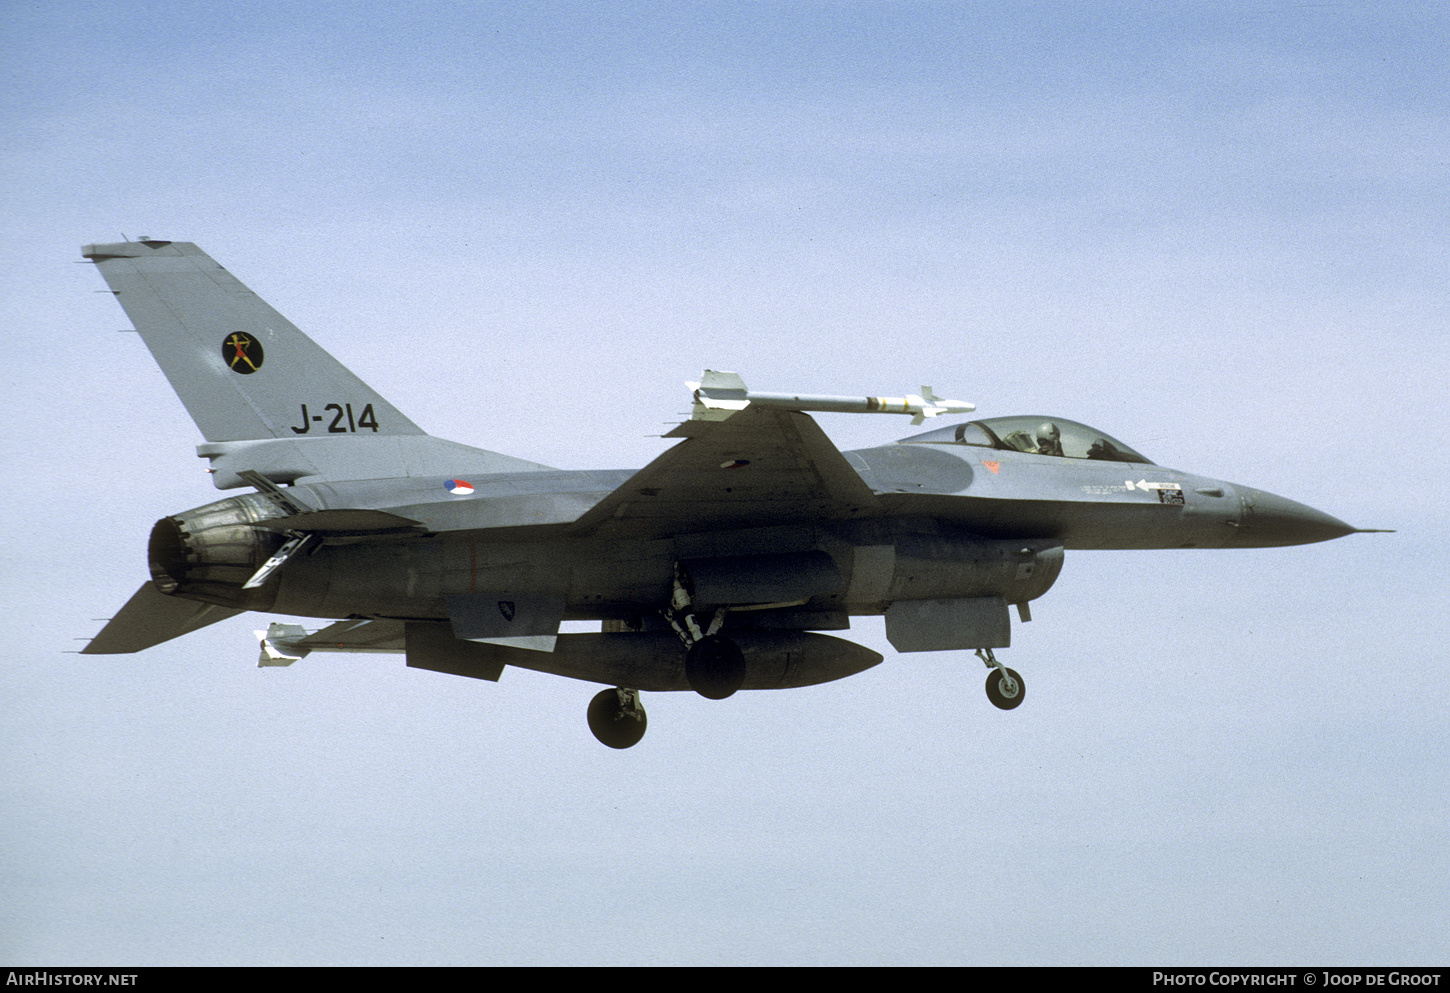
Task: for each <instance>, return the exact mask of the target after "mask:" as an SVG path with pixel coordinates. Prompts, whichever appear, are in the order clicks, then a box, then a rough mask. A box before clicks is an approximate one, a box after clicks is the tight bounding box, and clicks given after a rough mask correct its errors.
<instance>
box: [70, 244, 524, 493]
mask: <svg viewBox="0 0 1450 993" xmlns="http://www.w3.org/2000/svg"><path fill="white" fill-rule="evenodd" d="M81 254H82V255H84V256H85V257H86V258H88V259H90V260H91V261H93V262H95V263H96V267H97V268H98V269H100V271H101V275H102V276H103V277H104V278H105V280H106V284H107V285H108V286H110V288H111V292H112V293H114V294H115V295H116V299H117V300H118V301H119V302H120V304H121V306H122V308H124V309H125V311H126V314H127V316H129V317H130V318H131V321H132V322H133V323H134V324H135V326H136V330H137V331H139V332H140V333H141V338H142V340H143V341H145V342H146V347H147V348H149V349H150V350H151V354H152V356H153V357H154V358H155V359H156V364H157V365H159V366H161V371H162V372H164V373H165V374H166V378H167V379H168V380H170V381H171V387H172V389H174V390H175V391H176V394H177V396H179V397H180V398H181V402H182V403H183V404H185V405H186V410H187V412H188V413H189V414H191V419H192V420H194V421H196V426H197V427H198V428H200V429H201V433H202V434H203V435H204V436H205V437H206V440H207V444H205V445H202V446H200V447H199V448H198V449H197V454H199V455H202V456H204V457H205V458H209V459H211V464H212V472H213V473H214V476H213V480H214V482H215V483H216V485H217V487H218V488H219V489H228V488H231V487H234V486H242V485H245V484H246V482H247V480H246V477H245V476H244V475H243V474H244V473H247V472H256V473H258V474H260V475H261V476H263V477H265V478H266V479H270V480H273V481H275V482H292V481H298V480H308V479H329V480H339V479H376V478H381V477H384V476H387V477H391V476H398V475H404V476H419V475H448V474H456V473H459V472H462V471H465V470H467V471H469V472H475V473H494V472H531V471H536V470H540V469H546V468H548V467H547V466H542V465H539V464H538V463H536V462H526V461H524V460H523V459H515V458H511V457H510V456H507V455H500V454H499V453H497V452H490V451H487V450H485V449H481V448H473V447H471V446H468V445H459V444H457V443H455V442H451V441H445V440H443V439H442V438H434V437H432V436H431V435H428V434H427V433H425V432H424V431H423V429H422V428H420V427H418V425H416V424H414V423H413V422H412V421H410V420H409V419H408V418H406V417H404V416H403V414H402V413H401V412H400V411H399V410H398V409H397V408H396V407H394V406H393V405H392V404H391V403H389V402H388V401H387V400H384V399H383V398H382V396H380V395H379V394H378V393H377V392H376V391H375V390H374V389H373V388H372V387H370V386H368V384H366V383H364V382H363V381H362V380H361V379H359V378H358V377H357V376H355V375H353V374H352V373H351V372H349V371H348V369H347V368H346V367H345V366H344V365H343V364H342V363H341V362H339V361H337V359H335V358H333V357H332V356H331V355H329V354H328V353H327V352H326V351H324V350H323V349H322V348H321V347H319V346H318V344H317V343H316V342H314V341H313V340H312V339H311V338H309V337H307V335H305V334H303V333H302V332H301V331H299V330H298V329H297V327H296V326H295V325H293V324H292V322H291V321H289V320H287V318H285V317H283V316H282V315H281V314H279V313H277V311H275V310H273V309H272V308H271V307H270V306H268V305H267V303H266V302H265V301H263V300H262V298H261V297H259V296H257V295H256V294H255V293H253V292H252V291H251V290H249V289H247V288H246V287H245V286H243V285H242V284H241V282H239V281H238V280H237V279H236V277H234V276H233V275H232V274H231V273H229V272H227V271H226V270H225V269H223V268H222V267H221V266H219V265H217V264H216V262H214V261H213V260H212V259H211V257H210V256H208V255H207V254H206V253H205V252H203V251H202V250H201V249H199V248H197V247H196V246H195V245H193V244H191V243H190V242H185V241H158V240H153V239H144V240H142V241H125V242H120V243H119V244H110V245H87V246H85V247H84V248H83V249H81Z"/></svg>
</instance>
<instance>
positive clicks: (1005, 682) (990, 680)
mask: <svg viewBox="0 0 1450 993" xmlns="http://www.w3.org/2000/svg"><path fill="white" fill-rule="evenodd" d="M977 658H979V659H981V660H982V661H983V662H984V663H986V665H987V667H988V668H989V669H991V672H989V673H987V699H988V700H991V701H992V706H994V707H997V708H998V709H1000V710H1012V709H1013V708H1015V707H1017V706H1019V705H1020V704H1021V703H1022V698H1023V696H1025V695H1026V693H1027V687H1026V685H1025V684H1024V683H1023V682H1022V677H1021V676H1019V675H1018V674H1017V671H1016V670H1015V669H1009V668H1007V667H1006V666H1005V665H1003V664H1002V663H1001V662H998V661H997V656H995V655H993V654H992V650H991V649H990V648H979V649H977Z"/></svg>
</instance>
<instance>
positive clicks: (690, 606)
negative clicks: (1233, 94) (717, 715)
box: [660, 562, 745, 700]
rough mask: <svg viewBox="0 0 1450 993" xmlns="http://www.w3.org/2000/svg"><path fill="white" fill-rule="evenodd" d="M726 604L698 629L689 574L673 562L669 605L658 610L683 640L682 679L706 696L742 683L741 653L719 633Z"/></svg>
mask: <svg viewBox="0 0 1450 993" xmlns="http://www.w3.org/2000/svg"><path fill="white" fill-rule="evenodd" d="M726 610H727V608H725V607H721V608H720V609H719V610H717V611H715V617H714V618H713V619H712V620H711V621H710V627H709V628H708V629H704V630H702V629H701V627H700V622H699V621H698V620H697V619H696V618H695V606H694V603H693V602H692V601H691V587H690V577H689V575H688V574H687V573H686V572H685V569H684V567H683V566H681V565H680V564H679V563H678V562H676V563H675V588H674V593H673V594H672V595H671V596H670V605H669V606H668V607H666V608H665V609H664V610H662V611H660V613H661V614H663V615H664V618H665V620H667V621H669V622H670V627H672V628H674V629H675V634H677V635H679V636H680V640H681V641H682V642H684V643H685V681H686V682H688V683H689V684H690V689H692V690H694V691H695V692H696V693H698V694H700V695H701V696H702V697H705V698H706V699H709V700H724V699H725V698H726V697H728V696H730V695H732V694H733V693H734V692H735V691H736V690H738V689H740V687H741V686H743V685H745V653H744V652H742V651H741V650H740V646H739V645H737V644H735V642H733V641H731V640H730V639H729V638H726V637H724V636H723V635H721V634H720V633H719V631H720V629H721V628H722V627H724V625H725V614H726Z"/></svg>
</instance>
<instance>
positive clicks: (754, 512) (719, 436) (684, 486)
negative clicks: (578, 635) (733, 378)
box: [573, 407, 879, 538]
mask: <svg viewBox="0 0 1450 993" xmlns="http://www.w3.org/2000/svg"><path fill="white" fill-rule="evenodd" d="M665 437H667V438H683V439H684V440H683V441H681V442H680V443H679V444H678V445H675V446H674V447H673V448H671V449H669V450H668V451H666V452H665V453H664V454H662V455H660V456H659V457H658V458H656V459H655V460H654V461H653V462H651V463H650V464H649V465H647V466H645V467H644V468H643V469H641V470H640V471H639V472H637V473H635V474H634V475H633V476H631V477H630V478H629V479H628V480H627V481H626V482H625V483H624V485H622V486H620V487H619V488H618V489H616V490H615V491H614V492H613V493H611V494H609V496H607V497H605V498H604V499H603V500H602V501H600V502H599V503H598V504H596V505H595V506H594V507H593V508H591V509H590V510H589V512H588V513H587V514H585V515H584V516H583V517H581V518H579V520H578V521H576V522H575V523H574V525H573V530H575V531H588V532H591V533H596V534H599V535H601V536H607V537H632V538H647V537H653V536H658V535H664V534H672V533H679V532H680V531H682V530H685V531H703V530H709V529H712V528H716V527H741V526H764V525H771V524H781V523H789V522H792V521H800V520H814V519H819V518H822V517H826V518H841V517H854V516H865V515H867V514H869V513H871V512H872V511H874V510H876V509H877V508H878V507H879V504H878V502H877V499H876V496H875V494H873V493H872V492H871V488H870V487H869V486H867V485H866V483H865V481H864V480H862V479H861V477H860V475H859V474H857V472H856V470H855V469H854V468H852V467H851V464H850V463H849V462H848V461H846V457H845V456H844V455H842V454H841V452H840V450H839V449H837V448H836V446H835V445H834V444H833V443H832V442H831V440H830V439H829V438H827V437H826V434H825V432H824V431H822V430H821V428H820V425H818V424H817V423H816V422H815V421H814V420H813V419H812V418H811V417H810V416H809V415H807V414H802V413H800V412H799V411H792V410H774V409H769V408H763V407H747V408H746V409H744V410H741V411H737V412H736V413H735V414H733V415H731V416H730V418H729V419H728V420H723V421H686V422H684V423H683V424H681V425H679V426H678V427H676V428H675V429H674V430H673V431H671V432H670V433H669V434H667V435H665Z"/></svg>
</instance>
